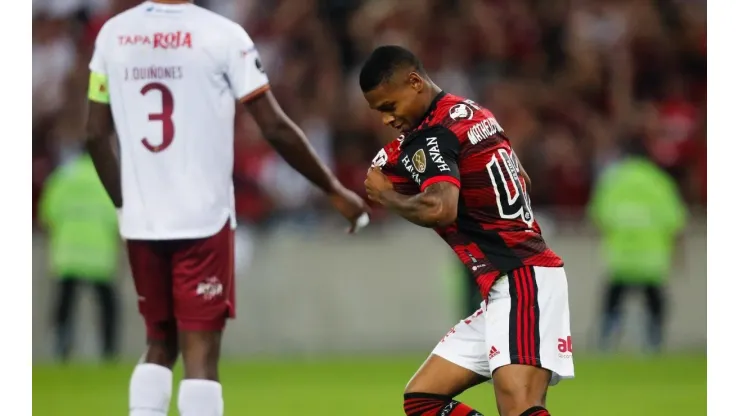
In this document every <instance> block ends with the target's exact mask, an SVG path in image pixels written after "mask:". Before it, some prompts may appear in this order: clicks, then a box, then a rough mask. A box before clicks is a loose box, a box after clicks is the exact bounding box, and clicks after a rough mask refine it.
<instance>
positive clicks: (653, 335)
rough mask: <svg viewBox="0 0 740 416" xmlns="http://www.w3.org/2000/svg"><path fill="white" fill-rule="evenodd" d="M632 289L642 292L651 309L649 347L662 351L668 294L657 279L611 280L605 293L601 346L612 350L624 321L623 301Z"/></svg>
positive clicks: (647, 340) (648, 331)
mask: <svg viewBox="0 0 740 416" xmlns="http://www.w3.org/2000/svg"><path fill="white" fill-rule="evenodd" d="M631 292H638V293H639V292H642V295H643V299H644V301H645V309H646V311H647V319H646V321H645V323H646V326H645V341H646V348H647V349H648V350H651V351H656V350H659V349H660V348H661V346H662V344H663V333H664V327H665V320H666V295H665V289H664V287H663V285H662V284H660V283H657V282H645V283H639V282H630V283H625V282H624V281H621V280H619V279H613V280H611V281H610V282H609V283H608V284H607V286H606V290H605V292H604V298H603V309H602V325H601V334H600V340H599V343H600V347H601V349H602V350H608V349H610V348H611V344H612V343H613V337H614V334H615V333H616V332H619V330H620V328H621V323H622V316H623V312H622V304H623V303H624V299H625V296H626V295H627V294H629V293H631Z"/></svg>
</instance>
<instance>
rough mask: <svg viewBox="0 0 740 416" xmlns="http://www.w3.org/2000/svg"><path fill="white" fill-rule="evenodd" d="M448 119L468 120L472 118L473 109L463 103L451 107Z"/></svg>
mask: <svg viewBox="0 0 740 416" xmlns="http://www.w3.org/2000/svg"><path fill="white" fill-rule="evenodd" d="M450 118H451V119H453V120H470V119H472V118H473V109H472V108H471V107H470V106H469V105H467V104H465V103H460V104H456V105H453V106H452V107H450Z"/></svg>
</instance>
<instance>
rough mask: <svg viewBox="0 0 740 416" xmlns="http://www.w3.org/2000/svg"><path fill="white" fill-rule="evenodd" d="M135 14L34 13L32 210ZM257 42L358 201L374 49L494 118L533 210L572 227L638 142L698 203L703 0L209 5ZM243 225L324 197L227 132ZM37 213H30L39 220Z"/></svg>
mask: <svg viewBox="0 0 740 416" xmlns="http://www.w3.org/2000/svg"><path fill="white" fill-rule="evenodd" d="M137 3H139V2H138V1H135V0H34V1H33V11H34V22H33V172H34V174H33V181H34V183H33V187H34V201H36V199H37V197H38V194H39V191H40V189H41V188H42V186H43V182H44V179H45V178H46V177H47V175H48V174H49V172H50V171H51V170H52V169H53V168H54V167H55V166H58V165H60V164H63V163H65V160H67V159H68V158H69V157H70V155H74V154H75V153H76V152H77V151H79V148H80V143H81V141H82V139H83V137H84V118H85V111H86V110H85V109H86V107H85V102H86V91H87V81H88V70H87V64H88V62H89V58H90V56H91V53H92V48H93V44H94V40H95V36H96V34H97V31H98V30H99V29H100V27H101V26H102V24H103V23H104V22H105V20H106V19H107V18H109V17H110V16H111V15H114V14H115V13H118V12H120V11H122V10H125V9H126V8H128V7H131V6H133V5H135V4H137ZM196 4H199V5H202V6H205V7H208V8H210V9H212V10H214V11H216V12H218V13H221V14H223V15H225V16H227V17H229V18H231V19H233V20H235V21H237V22H240V23H241V24H242V25H243V26H244V27H245V28H246V30H247V31H248V32H249V34H250V35H251V36H252V38H253V39H254V41H255V43H256V44H257V47H258V49H259V51H260V53H261V55H262V59H263V62H264V65H265V67H266V69H267V73H268V75H269V77H270V80H271V84H272V88H273V91H274V93H275V94H276V96H277V97H278V100H279V101H280V103H281V104H282V105H283V107H284V108H285V110H286V112H287V113H288V115H289V116H290V117H292V118H293V119H294V120H295V121H296V122H297V123H298V124H299V125H300V126H301V127H302V128H303V129H304V131H305V132H306V134H307V135H308V137H309V139H310V141H311V143H312V144H313V146H314V147H316V149H317V150H318V152H319V154H320V155H321V156H322V158H323V159H324V160H327V161H328V162H329V163H330V165H331V166H332V168H333V169H334V170H335V171H336V172H338V175H339V176H340V178H341V179H342V180H343V181H344V182H345V183H346V184H347V185H349V187H351V188H353V189H355V190H357V191H358V192H361V194H364V188H363V180H364V178H365V173H366V170H367V167H368V165H369V162H370V160H372V158H373V156H374V155H375V153H377V151H378V150H379V149H380V147H381V146H382V144H383V143H385V141H386V140H387V139H388V138H389V137H393V136H394V134H395V133H394V131H393V130H391V129H390V128H387V127H385V126H383V125H382V123H381V122H380V117H379V115H378V114H376V113H373V112H371V111H370V110H369V109H368V108H367V104H366V103H365V102H364V100H363V98H362V95H361V92H360V89H359V86H358V81H357V76H358V71H359V66H360V65H361V64H362V61H363V59H364V58H365V57H366V56H367V55H368V54H369V53H370V51H371V50H372V49H373V48H374V47H375V46H378V45H381V44H399V45H403V46H406V47H408V48H410V49H411V50H412V51H414V52H415V53H417V54H418V55H419V57H420V58H421V59H422V61H423V63H424V65H425V67H426V69H427V71H428V72H429V73H430V75H431V77H432V79H433V80H434V81H435V82H436V83H437V84H438V85H439V86H440V87H442V88H443V89H444V90H446V91H448V92H451V93H454V94H456V95H462V96H465V97H469V98H472V99H474V100H476V101H478V102H479V103H481V104H482V105H484V106H486V107H488V108H490V109H491V110H492V111H493V112H494V114H495V115H496V117H497V119H498V120H499V122H500V123H501V124H502V126H503V127H504V129H505V131H506V133H507V135H508V136H509V138H510V139H511V140H512V143H513V147H514V149H515V150H516V152H517V154H518V155H519V158H520V159H521V160H522V162H523V164H524V165H525V166H526V169H527V172H528V173H529V175H530V176H531V178H532V183H533V189H532V200H533V202H534V204H535V205H536V206H550V207H555V208H558V209H561V210H562V211H563V212H581V211H582V209H583V206H584V205H585V204H586V203H587V201H588V198H589V195H590V192H591V188H592V185H593V183H594V181H595V179H596V178H597V177H598V175H599V174H600V173H601V172H602V171H603V170H604V169H605V168H606V167H608V166H609V165H610V163H612V162H614V161H615V160H618V159H619V158H620V157H621V155H622V151H623V149H624V147H625V144H626V143H627V142H630V141H632V140H635V139H637V140H640V141H642V143H644V144H645V148H646V149H647V151H648V153H649V156H650V157H651V158H652V159H653V160H654V161H655V162H656V163H657V164H659V165H660V166H661V167H663V168H664V169H665V170H666V171H668V172H669V173H670V174H671V176H673V177H674V178H675V180H676V181H677V183H678V184H679V186H680V189H681V192H682V194H683V196H684V198H685V199H686V200H687V202H688V203H690V204H694V205H702V204H705V203H706V44H707V43H706V2H705V1H703V0H403V1H398V0H368V1H363V0H209V1H196ZM236 124H237V132H238V133H237V135H238V137H237V140H236V145H235V146H236V156H237V157H236V163H235V170H234V179H235V184H236V187H237V201H238V202H237V205H238V211H239V215H240V217H241V218H242V219H243V220H246V221H248V222H254V223H270V222H271V221H272V220H275V219H284V218H304V217H310V216H311V215H313V214H316V213H320V212H322V210H323V209H324V208H325V205H324V204H325V202H324V200H323V198H321V195H320V194H318V193H317V192H316V191H315V190H313V188H312V187H311V186H310V184H309V183H307V182H306V181H305V180H303V178H301V177H300V176H299V175H298V174H296V173H295V172H293V171H292V170H291V169H290V168H289V167H288V166H287V165H286V164H285V163H284V162H283V161H282V159H280V158H279V157H278V156H277V155H276V154H275V153H274V152H272V151H271V149H270V148H269V146H268V145H267V144H266V143H265V141H264V140H262V138H261V137H260V134H259V131H258V129H257V128H256V126H255V125H254V123H253V122H252V120H251V119H250V117H249V116H248V114H246V112H245V111H244V110H243V109H239V116H238V118H237V120H236ZM34 205H35V204H34Z"/></svg>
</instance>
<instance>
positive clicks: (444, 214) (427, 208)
mask: <svg viewBox="0 0 740 416" xmlns="http://www.w3.org/2000/svg"><path fill="white" fill-rule="evenodd" d="M459 195H460V190H459V189H458V188H457V186H455V185H453V184H451V183H449V182H437V183H435V184H433V185H430V186H429V187H427V188H426V189H425V190H424V192H421V193H419V194H416V195H413V196H406V195H401V194H399V193H398V192H396V191H393V190H386V191H383V192H381V193H380V200H379V202H380V203H381V204H382V205H383V206H385V207H386V208H388V209H391V210H393V211H395V212H396V213H398V214H399V215H400V216H402V217H404V218H405V219H407V220H408V221H411V222H413V223H414V224H416V225H420V226H422V227H427V228H435V227H445V226H448V225H450V224H452V223H454V222H455V220H456V219H457V201H458V197H459Z"/></svg>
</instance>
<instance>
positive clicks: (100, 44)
mask: <svg viewBox="0 0 740 416" xmlns="http://www.w3.org/2000/svg"><path fill="white" fill-rule="evenodd" d="M105 28H106V26H103V29H101V30H100V32H99V33H98V37H97V38H96V39H95V50H94V51H93V56H92V59H91V60H90V65H89V67H90V82H89V84H88V88H87V98H88V99H89V100H90V101H93V102H96V103H100V104H109V103H110V94H109V91H108V69H107V66H106V62H105V50H106V44H105Z"/></svg>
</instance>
